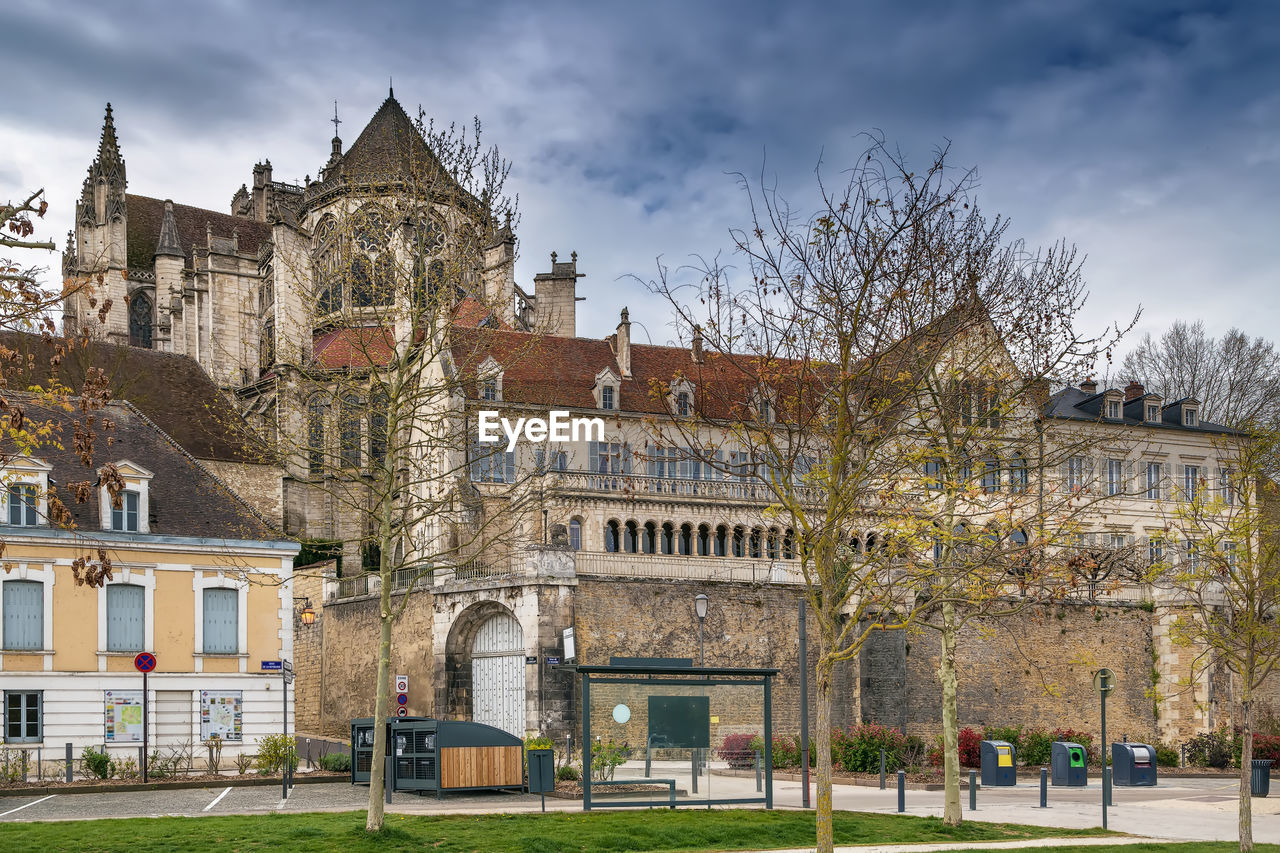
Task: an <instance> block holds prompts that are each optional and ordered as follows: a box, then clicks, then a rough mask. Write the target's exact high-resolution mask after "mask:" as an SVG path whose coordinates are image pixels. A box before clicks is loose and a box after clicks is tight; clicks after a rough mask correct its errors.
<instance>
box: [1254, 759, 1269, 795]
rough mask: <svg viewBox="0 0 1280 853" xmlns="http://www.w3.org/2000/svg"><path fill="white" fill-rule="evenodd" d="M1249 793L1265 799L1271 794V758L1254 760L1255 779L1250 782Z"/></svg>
mask: <svg viewBox="0 0 1280 853" xmlns="http://www.w3.org/2000/svg"><path fill="white" fill-rule="evenodd" d="M1249 793H1250V794H1252V795H1253V796H1255V797H1265V796H1267V794H1270V793H1271V759H1270V758H1255V759H1254V760H1253V778H1252V779H1250V780H1249Z"/></svg>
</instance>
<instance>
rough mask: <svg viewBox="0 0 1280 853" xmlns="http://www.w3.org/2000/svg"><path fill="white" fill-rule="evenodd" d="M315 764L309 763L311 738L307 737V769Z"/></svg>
mask: <svg viewBox="0 0 1280 853" xmlns="http://www.w3.org/2000/svg"><path fill="white" fill-rule="evenodd" d="M314 768H315V765H314V764H312V763H311V738H307V769H308V770H312V769H314Z"/></svg>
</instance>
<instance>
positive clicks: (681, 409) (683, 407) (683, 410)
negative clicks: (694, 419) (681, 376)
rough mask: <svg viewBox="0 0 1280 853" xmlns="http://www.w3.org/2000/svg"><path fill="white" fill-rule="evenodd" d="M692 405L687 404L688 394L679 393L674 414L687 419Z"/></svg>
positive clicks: (686, 392) (685, 392) (684, 392)
mask: <svg viewBox="0 0 1280 853" xmlns="http://www.w3.org/2000/svg"><path fill="white" fill-rule="evenodd" d="M690 408H692V404H691V403H690V402H689V392H688V391H681V392H680V393H679V394H677V395H676V414H677V415H679V416H680V417H682V418H687V417H689V410H690Z"/></svg>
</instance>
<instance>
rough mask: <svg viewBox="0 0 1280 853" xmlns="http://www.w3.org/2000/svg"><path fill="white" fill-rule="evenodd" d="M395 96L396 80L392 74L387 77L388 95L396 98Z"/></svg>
mask: <svg viewBox="0 0 1280 853" xmlns="http://www.w3.org/2000/svg"><path fill="white" fill-rule="evenodd" d="M395 96H396V87H395V81H394V80H393V79H392V78H391V77H390V76H388V77H387V97H388V98H395Z"/></svg>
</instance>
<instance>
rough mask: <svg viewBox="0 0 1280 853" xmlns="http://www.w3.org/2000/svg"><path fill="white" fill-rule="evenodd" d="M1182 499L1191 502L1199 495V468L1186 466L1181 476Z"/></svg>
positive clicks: (1197, 466)
mask: <svg viewBox="0 0 1280 853" xmlns="http://www.w3.org/2000/svg"><path fill="white" fill-rule="evenodd" d="M1182 494H1183V499H1184V500H1188V501H1193V500H1195V499H1196V497H1197V496H1199V494H1200V466H1199V465H1188V466H1186V468H1185V469H1184V470H1183V475H1182Z"/></svg>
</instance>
